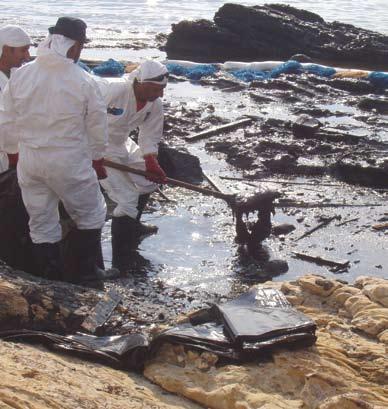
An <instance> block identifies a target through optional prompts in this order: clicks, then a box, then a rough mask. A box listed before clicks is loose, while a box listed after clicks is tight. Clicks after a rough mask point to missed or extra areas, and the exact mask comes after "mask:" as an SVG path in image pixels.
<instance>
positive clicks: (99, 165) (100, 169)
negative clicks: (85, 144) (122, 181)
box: [92, 158, 108, 180]
mask: <svg viewBox="0 0 388 409" xmlns="http://www.w3.org/2000/svg"><path fill="white" fill-rule="evenodd" d="M92 166H93V169H94V170H95V171H96V174H97V179H98V180H101V179H106V178H107V177H108V175H107V173H106V169H105V167H104V158H102V159H98V160H93V161H92Z"/></svg>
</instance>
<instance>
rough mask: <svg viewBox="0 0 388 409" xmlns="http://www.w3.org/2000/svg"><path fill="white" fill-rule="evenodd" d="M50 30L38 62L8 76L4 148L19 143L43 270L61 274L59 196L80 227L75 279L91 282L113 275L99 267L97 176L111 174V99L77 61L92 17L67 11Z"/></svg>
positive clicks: (74, 244)
mask: <svg viewBox="0 0 388 409" xmlns="http://www.w3.org/2000/svg"><path fill="white" fill-rule="evenodd" d="M49 33H50V34H49V36H48V37H47V38H46V39H45V40H44V41H43V42H42V43H41V44H40V45H39V47H38V51H37V58H36V59H35V61H34V62H32V63H29V64H26V65H24V66H23V67H21V68H20V69H19V70H17V71H16V72H15V73H14V74H13V75H12V77H11V78H10V80H9V82H8V84H7V86H6V88H5V90H4V94H3V99H4V111H5V113H6V114H7V118H8V117H10V116H11V115H13V121H14V122H13V124H12V123H11V124H9V123H6V124H2V125H1V127H2V128H3V130H4V131H5V141H6V144H5V150H6V152H7V153H15V152H17V151H18V150H19V162H18V166H17V172H18V179H19V184H20V187H21V191H22V197H23V201H24V204H25V206H26V208H27V211H28V214H29V217H30V221H29V227H30V234H31V239H32V242H33V243H34V254H35V257H36V261H37V264H38V266H39V267H40V271H41V273H42V274H43V275H44V276H45V277H46V278H50V279H58V278H60V276H59V275H58V272H60V271H61V264H60V246H59V242H60V240H61V237H62V232H61V226H60V223H59V214H58V202H59V200H61V201H62V203H63V205H64V207H65V209H66V211H67V212H68V214H69V215H70V216H71V218H72V219H73V221H74V222H75V224H76V226H77V231H76V234H75V235H74V237H73V239H72V241H71V252H72V253H73V255H74V256H75V259H76V260H77V266H76V274H75V277H73V278H72V280H71V281H73V282H75V283H80V284H84V285H89V284H90V283H91V282H99V280H103V279H106V278H111V277H109V276H107V274H106V272H105V271H103V270H99V269H98V268H97V266H96V259H97V256H98V251H99V247H100V238H101V228H102V226H103V225H104V222H105V216H106V205H105V201H104V197H103V195H102V193H101V191H100V186H99V183H98V179H97V178H103V177H105V176H106V173H105V169H104V167H103V156H104V152H105V148H106V146H107V139H108V133H107V114H106V106H105V104H104V102H103V99H102V97H101V93H100V91H99V88H98V86H97V84H96V82H95V81H94V80H93V78H92V77H91V76H90V75H89V74H87V73H86V72H85V71H84V70H83V69H82V68H81V67H79V66H78V64H75V62H77V61H78V59H79V56H80V53H81V50H82V48H83V45H84V43H85V42H87V41H88V40H87V38H86V24H85V23H84V22H83V21H82V20H80V19H75V18H70V17H61V18H59V19H58V21H57V23H56V25H55V26H54V27H50V28H49ZM15 135H18V138H16V137H15ZM93 168H94V169H93Z"/></svg>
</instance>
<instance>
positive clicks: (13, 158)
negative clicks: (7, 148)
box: [7, 153, 19, 169]
mask: <svg viewBox="0 0 388 409" xmlns="http://www.w3.org/2000/svg"><path fill="white" fill-rule="evenodd" d="M7 156H8V169H16V165H17V164H18V160H19V154H18V153H7Z"/></svg>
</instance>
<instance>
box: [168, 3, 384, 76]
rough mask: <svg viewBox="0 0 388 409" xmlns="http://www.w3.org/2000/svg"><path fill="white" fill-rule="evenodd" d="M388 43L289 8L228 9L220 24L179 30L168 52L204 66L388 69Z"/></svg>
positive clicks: (189, 24)
mask: <svg viewBox="0 0 388 409" xmlns="http://www.w3.org/2000/svg"><path fill="white" fill-rule="evenodd" d="M387 44H388V37H387V36H384V35H382V34H379V33H376V32H372V31H369V30H364V29H360V28H357V27H354V26H352V25H350V24H343V23H340V22H337V21H335V22H333V23H327V22H325V21H324V20H323V19H322V18H321V17H320V16H319V15H317V14H314V13H311V12H308V11H306V10H300V9H296V8H294V7H291V6H288V5H281V4H268V5H265V6H254V7H248V6H243V5H240V4H233V3H227V4H224V5H223V6H222V7H221V8H220V9H219V10H218V11H217V12H216V14H215V16H214V21H210V20H196V21H181V22H179V23H177V24H173V26H172V32H171V34H169V36H168V38H167V43H166V46H165V50H166V52H167V56H168V58H170V59H180V60H189V61H198V62H207V63H211V62H224V61H228V60H232V61H263V60H288V59H290V58H291V57H292V56H293V55H295V54H301V53H302V54H305V55H307V56H308V57H310V58H311V59H312V60H314V61H315V62H320V63H327V64H331V65H336V66H341V65H344V64H346V66H352V67H354V68H356V67H357V68H370V67H373V69H385V68H386V67H387V62H388V53H387Z"/></svg>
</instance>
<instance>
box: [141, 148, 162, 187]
mask: <svg viewBox="0 0 388 409" xmlns="http://www.w3.org/2000/svg"><path fill="white" fill-rule="evenodd" d="M144 161H145V166H146V171H147V172H150V173H152V174H153V175H152V176H147V179H148V180H150V181H151V182H155V183H162V184H163V183H166V182H167V179H166V178H167V176H166V174H165V172H164V170H163V169H162V168H161V167H160V165H159V162H158V160H157V159H156V156H155V155H146V156H144Z"/></svg>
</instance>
